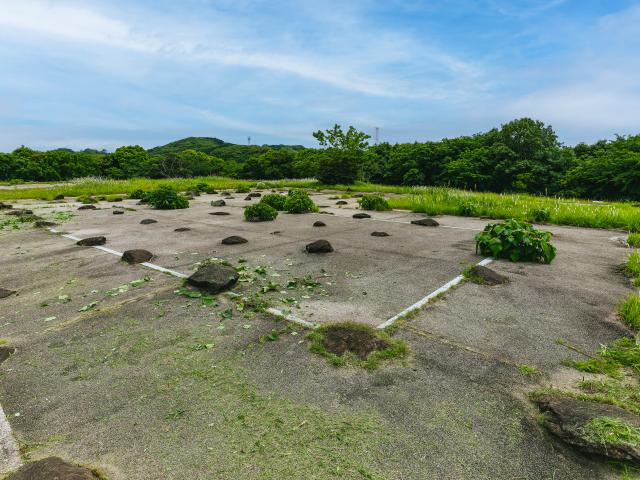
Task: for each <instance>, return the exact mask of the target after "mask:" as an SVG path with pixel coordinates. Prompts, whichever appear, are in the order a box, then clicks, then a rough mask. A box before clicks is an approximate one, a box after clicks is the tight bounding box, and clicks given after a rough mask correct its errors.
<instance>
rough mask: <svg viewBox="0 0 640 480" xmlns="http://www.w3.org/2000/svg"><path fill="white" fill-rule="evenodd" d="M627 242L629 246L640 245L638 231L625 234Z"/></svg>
mask: <svg viewBox="0 0 640 480" xmlns="http://www.w3.org/2000/svg"><path fill="white" fill-rule="evenodd" d="M627 243H628V244H629V246H630V247H640V233H630V234H629V236H627Z"/></svg>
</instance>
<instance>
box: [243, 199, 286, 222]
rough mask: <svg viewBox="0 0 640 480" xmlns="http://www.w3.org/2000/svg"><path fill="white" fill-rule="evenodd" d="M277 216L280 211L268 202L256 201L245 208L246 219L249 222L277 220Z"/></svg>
mask: <svg viewBox="0 0 640 480" xmlns="http://www.w3.org/2000/svg"><path fill="white" fill-rule="evenodd" d="M277 216H278V211H277V210H276V209H275V208H273V207H271V206H269V205H267V204H266V203H256V204H255V205H249V206H248V207H245V209H244V219H245V220H246V221H247V222H268V221H271V220H275V219H276V217H277Z"/></svg>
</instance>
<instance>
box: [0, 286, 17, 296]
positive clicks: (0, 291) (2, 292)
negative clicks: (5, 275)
mask: <svg viewBox="0 0 640 480" xmlns="http://www.w3.org/2000/svg"><path fill="white" fill-rule="evenodd" d="M14 293H16V291H15V290H9V289H8V288H1V287H0V298H7V297H9V296H11V295H13V294H14Z"/></svg>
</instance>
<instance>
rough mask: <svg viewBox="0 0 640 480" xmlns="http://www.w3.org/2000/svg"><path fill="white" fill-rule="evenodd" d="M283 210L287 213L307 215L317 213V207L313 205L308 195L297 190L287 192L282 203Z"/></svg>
mask: <svg viewBox="0 0 640 480" xmlns="http://www.w3.org/2000/svg"><path fill="white" fill-rule="evenodd" d="M284 209H285V210H286V211H287V212H289V213H309V212H317V211H318V207H317V206H316V204H315V203H313V200H311V197H309V194H308V193H307V192H305V191H304V190H299V189H297V188H294V189H293V190H289V193H288V195H287V199H286V200H285V203H284Z"/></svg>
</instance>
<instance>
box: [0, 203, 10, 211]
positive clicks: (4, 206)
mask: <svg viewBox="0 0 640 480" xmlns="http://www.w3.org/2000/svg"><path fill="white" fill-rule="evenodd" d="M10 208H13V205H9V204H8V203H2V202H0V210H7V209H10Z"/></svg>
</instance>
